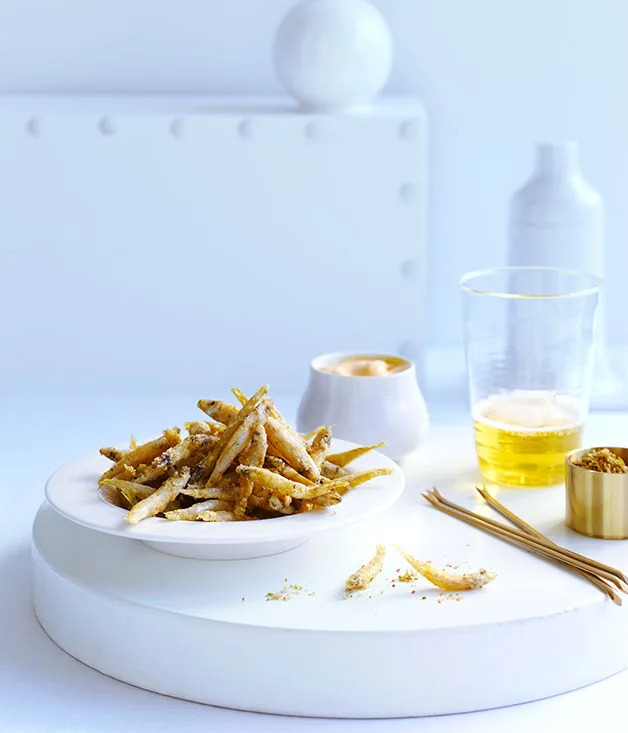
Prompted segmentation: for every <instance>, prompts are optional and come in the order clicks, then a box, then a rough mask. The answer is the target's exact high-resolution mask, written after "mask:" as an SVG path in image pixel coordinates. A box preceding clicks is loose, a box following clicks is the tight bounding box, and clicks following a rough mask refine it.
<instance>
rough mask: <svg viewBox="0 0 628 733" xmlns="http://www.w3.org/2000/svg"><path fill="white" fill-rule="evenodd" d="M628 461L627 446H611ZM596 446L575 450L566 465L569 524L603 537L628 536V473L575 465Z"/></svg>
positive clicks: (583, 531)
mask: <svg viewBox="0 0 628 733" xmlns="http://www.w3.org/2000/svg"><path fill="white" fill-rule="evenodd" d="M608 449H609V450H611V451H613V453H616V454H617V455H618V456H620V457H621V458H623V460H624V461H625V462H626V463H627V464H628V448H610V447H609V448H608ZM590 450H597V449H594V448H586V449H584V450H576V451H572V452H571V453H569V454H568V455H567V458H566V465H565V486H566V488H567V512H566V522H567V526H568V527H570V528H571V529H574V530H575V531H576V532H580V534H585V535H588V536H589V537H598V538H600V539H604V540H625V539H628V473H606V472H602V471H591V470H589V469H588V468H582V467H581V466H576V465H575V464H574V461H578V460H579V459H580V458H581V457H582V456H583V455H584V454H585V453H588V452H589V451H590Z"/></svg>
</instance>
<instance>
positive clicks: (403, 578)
mask: <svg viewBox="0 0 628 733" xmlns="http://www.w3.org/2000/svg"><path fill="white" fill-rule="evenodd" d="M418 579H419V576H418V575H417V574H416V573H413V572H412V570H406V572H405V573H403V575H400V576H399V577H398V578H397V580H398V581H399V582H400V583H413V582H414V581H415V580H418Z"/></svg>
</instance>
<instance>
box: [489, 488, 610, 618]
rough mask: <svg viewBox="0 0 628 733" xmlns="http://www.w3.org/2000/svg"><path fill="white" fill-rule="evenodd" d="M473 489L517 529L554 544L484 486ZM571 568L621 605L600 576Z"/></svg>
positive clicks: (553, 543)
mask: <svg viewBox="0 0 628 733" xmlns="http://www.w3.org/2000/svg"><path fill="white" fill-rule="evenodd" d="M475 489H476V491H477V492H478V494H480V496H481V497H482V498H483V499H484V500H485V501H486V503H487V504H488V505H489V506H490V507H492V508H493V509H494V510H495V511H496V512H498V513H499V514H501V515H502V517H505V518H506V519H508V520H510V521H511V522H512V523H513V524H514V525H516V526H517V527H519V529H521V530H523V531H524V532H527V533H528V534H529V535H532V536H534V537H539V538H542V539H544V540H547V541H548V542H550V543H551V544H552V545H556V543H555V542H552V540H550V539H549V537H546V536H545V535H544V534H543V533H542V532H539V530H538V529H535V528H534V527H532V526H531V525H530V524H528V523H527V522H525V521H524V520H523V519H521V517H518V516H517V515H516V514H515V513H514V512H511V511H510V509H508V507H505V506H504V505H503V504H501V503H500V502H499V501H497V499H496V498H495V497H494V496H492V495H491V494H490V493H489V491H488V490H487V488H486V487H485V486H484V487H480V486H476V487H475ZM572 569H573V571H574V572H576V573H578V574H579V575H581V576H582V577H583V578H585V579H586V580H588V581H589V582H590V583H592V584H593V585H594V586H596V587H597V588H599V589H600V590H601V591H602V592H603V593H606V594H607V595H609V596H610V597H611V599H612V600H613V601H614V602H615V603H616V604H617V605H618V606H621V598H620V597H619V596H618V595H617V594H616V593H615V591H614V590H613V589H612V588H611V587H610V585H608V583H607V582H606V581H605V580H602V578H599V577H598V576H597V575H595V573H592V572H589V571H587V570H579V569H578V568H572Z"/></svg>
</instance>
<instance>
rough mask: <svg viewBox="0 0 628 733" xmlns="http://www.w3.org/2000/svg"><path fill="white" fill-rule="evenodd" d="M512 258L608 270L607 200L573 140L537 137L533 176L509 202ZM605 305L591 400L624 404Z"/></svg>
mask: <svg viewBox="0 0 628 733" xmlns="http://www.w3.org/2000/svg"><path fill="white" fill-rule="evenodd" d="M508 263H509V264H510V265H514V266H536V265H538V266H545V267H560V268H564V269H567V270H580V271H582V272H586V273H587V274H591V275H597V276H598V277H603V276H604V204H603V202H602V198H601V196H600V194H599V193H598V192H597V191H596V190H595V189H594V188H592V187H591V186H590V185H589V184H588V183H587V182H586V180H585V179H584V178H583V176H582V173H581V171H580V164H579V160H578V146H577V144H576V143H575V142H563V143H539V144H538V145H537V148H536V166H535V169H534V171H533V174H532V176H531V178H529V179H528V181H527V182H526V183H525V184H524V185H523V186H522V187H521V188H520V189H519V190H518V191H516V192H515V194H514V196H513V198H512V201H511V205H510V219H509V237H508ZM604 321H605V318H604V308H602V309H601V312H600V317H599V321H598V330H597V344H596V370H595V376H594V380H593V389H592V396H591V406H592V407H594V408H611V409H612V408H615V409H618V408H620V407H623V406H625V404H626V401H627V395H626V390H625V388H624V385H623V384H622V382H621V380H620V379H618V378H617V376H615V375H614V374H613V371H612V369H611V367H610V365H609V362H608V355H607V348H606V333H605V323H604Z"/></svg>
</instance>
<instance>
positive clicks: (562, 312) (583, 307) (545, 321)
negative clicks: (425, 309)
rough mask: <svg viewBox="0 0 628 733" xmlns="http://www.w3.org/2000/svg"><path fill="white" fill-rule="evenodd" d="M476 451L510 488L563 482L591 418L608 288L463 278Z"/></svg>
mask: <svg viewBox="0 0 628 733" xmlns="http://www.w3.org/2000/svg"><path fill="white" fill-rule="evenodd" d="M459 285H460V288H461V290H462V293H463V305H464V326H465V344H466V354H467V371H468V377H469V389H470V398H471V409H472V417H473V424H474V430H475V446H476V452H477V457H478V463H479V467H480V470H481V471H482V474H483V475H484V476H485V477H486V478H487V479H488V480H489V481H490V482H494V483H497V484H502V485H506V486H522V487H523V486H552V485H554V484H557V483H560V482H562V480H563V478H564V471H565V467H564V464H565V455H566V454H567V453H568V452H569V451H571V450H574V449H576V448H579V447H580V441H581V435H582V428H583V424H584V422H585V420H586V416H587V413H588V410H589V394H590V390H591V377H592V370H593V352H594V340H593V337H594V329H595V321H596V313H597V305H598V298H599V292H600V287H601V281H600V280H599V278H596V277H593V276H590V275H585V274H584V273H579V272H571V271H568V270H557V269H553V268H547V267H503V268H498V269H495V270H485V271H478V272H471V273H469V274H467V275H464V276H463V277H462V279H461V280H460V283H459Z"/></svg>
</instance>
